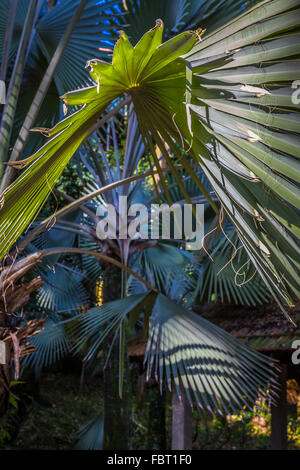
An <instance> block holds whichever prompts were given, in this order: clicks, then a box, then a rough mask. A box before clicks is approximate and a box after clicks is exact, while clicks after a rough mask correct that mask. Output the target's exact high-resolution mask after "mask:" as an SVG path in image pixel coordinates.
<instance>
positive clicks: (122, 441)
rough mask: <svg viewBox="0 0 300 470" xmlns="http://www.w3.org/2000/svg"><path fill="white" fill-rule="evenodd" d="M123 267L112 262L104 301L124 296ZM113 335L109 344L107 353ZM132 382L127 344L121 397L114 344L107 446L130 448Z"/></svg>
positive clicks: (107, 380)
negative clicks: (117, 266)
mask: <svg viewBox="0 0 300 470" xmlns="http://www.w3.org/2000/svg"><path fill="white" fill-rule="evenodd" d="M121 285H122V279H121V270H120V269H119V268H116V267H115V266H109V267H108V268H107V269H106V272H105V279H104V283H103V301H104V302H110V301H112V300H117V299H120V297H121ZM110 344H111V338H110V340H108V341H107V344H106V348H105V349H106V354H108V351H109V348H110ZM130 401H131V383H130V373H129V361H128V355H127V348H126V350H125V372H124V385H123V395H122V398H120V396H119V344H118V341H116V343H115V344H114V346H113V348H112V351H111V354H110V357H109V359H108V361H107V365H106V367H105V369H104V449H105V450H128V449H129V448H130V414H131V406H130Z"/></svg>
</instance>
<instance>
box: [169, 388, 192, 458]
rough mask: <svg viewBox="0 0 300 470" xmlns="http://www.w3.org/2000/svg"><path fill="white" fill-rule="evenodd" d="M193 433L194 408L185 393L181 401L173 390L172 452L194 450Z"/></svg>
mask: <svg viewBox="0 0 300 470" xmlns="http://www.w3.org/2000/svg"><path fill="white" fill-rule="evenodd" d="M174 388H175V387H174ZM192 432H193V428H192V407H191V405H190V404H189V402H188V400H187V399H186V397H185V394H184V393H183V392H182V395H181V400H179V399H178V396H177V393H176V390H173V394H172V450H190V449H191V448H192Z"/></svg>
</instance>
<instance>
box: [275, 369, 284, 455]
mask: <svg viewBox="0 0 300 470" xmlns="http://www.w3.org/2000/svg"><path fill="white" fill-rule="evenodd" d="M280 367H281V372H280V377H279V385H280V390H279V392H278V393H279V396H278V399H277V403H276V404H272V405H271V449H272V450H284V449H286V448H287V400H286V380H287V366H286V364H281V366H280Z"/></svg>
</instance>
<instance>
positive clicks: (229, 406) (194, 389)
mask: <svg viewBox="0 0 300 470" xmlns="http://www.w3.org/2000/svg"><path fill="white" fill-rule="evenodd" d="M145 361H146V362H147V374H148V377H150V376H152V375H153V374H154V375H155V377H156V378H157V380H158V381H159V383H160V386H161V387H162V384H163V381H164V380H166V382H167V384H168V387H169V389H170V390H171V389H173V387H176V390H177V393H178V395H179V396H181V394H182V390H184V393H185V394H186V396H187V398H188V399H189V401H190V403H191V404H192V402H193V401H194V400H195V401H196V403H197V405H198V406H199V407H200V408H202V409H205V410H209V411H211V412H218V413H221V414H223V413H224V414H227V415H228V414H235V413H236V412H237V411H238V410H241V409H243V408H244V407H245V408H248V409H251V406H253V405H254V404H255V401H256V400H257V398H258V393H261V394H262V395H263V394H264V393H265V391H266V390H267V388H268V386H269V384H270V383H271V384H272V385H274V377H275V371H274V370H273V368H272V366H271V360H270V359H269V358H268V357H266V356H264V355H262V354H260V353H257V352H256V351H254V350H250V349H248V348H246V347H245V346H243V345H242V344H241V343H240V342H239V341H237V340H236V339H235V338H233V337H232V336H231V335H229V334H228V333H226V332H225V331H223V330H221V329H220V328H218V327H217V326H215V325H213V324H212V323H210V322H208V321H207V320H206V319H204V318H202V317H201V316H199V315H196V314H195V313H193V312H191V311H189V310H187V309H185V308H183V307H181V306H180V305H178V304H176V303H175V302H172V301H171V300H170V299H168V298H167V297H165V296H164V295H162V294H159V295H158V296H157V299H156V303H155V306H154V309H153V313H152V316H151V323H150V329H149V338H148V344H147V349H146V353H145Z"/></svg>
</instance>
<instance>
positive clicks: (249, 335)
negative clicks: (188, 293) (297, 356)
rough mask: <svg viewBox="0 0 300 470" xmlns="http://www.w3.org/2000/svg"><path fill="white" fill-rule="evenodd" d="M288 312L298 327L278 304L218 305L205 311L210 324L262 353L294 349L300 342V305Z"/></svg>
mask: <svg viewBox="0 0 300 470" xmlns="http://www.w3.org/2000/svg"><path fill="white" fill-rule="evenodd" d="M287 312H288V314H289V315H290V317H291V318H292V319H293V321H294V322H295V323H296V324H297V326H296V327H295V326H293V324H292V323H291V322H290V321H289V320H288V319H287V318H286V317H285V315H284V314H283V312H282V311H281V310H280V309H279V307H278V306H277V305H275V304H269V305H264V306H259V307H241V306H237V305H225V304H217V303H214V304H209V305H206V306H204V307H202V308H201V314H202V315H203V316H204V317H205V318H207V319H208V320H209V321H211V322H212V323H215V324H216V325H217V326H219V327H220V328H222V329H224V330H226V331H227V332H228V333H230V334H232V335H233V336H235V337H236V338H238V339H240V340H242V341H243V342H245V343H246V345H247V346H251V347H252V348H255V349H257V350H260V351H276V350H280V351H286V350H290V349H291V348H292V343H293V341H294V340H295V339H300V302H298V303H297V304H296V305H295V307H294V308H288V309H287Z"/></svg>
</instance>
